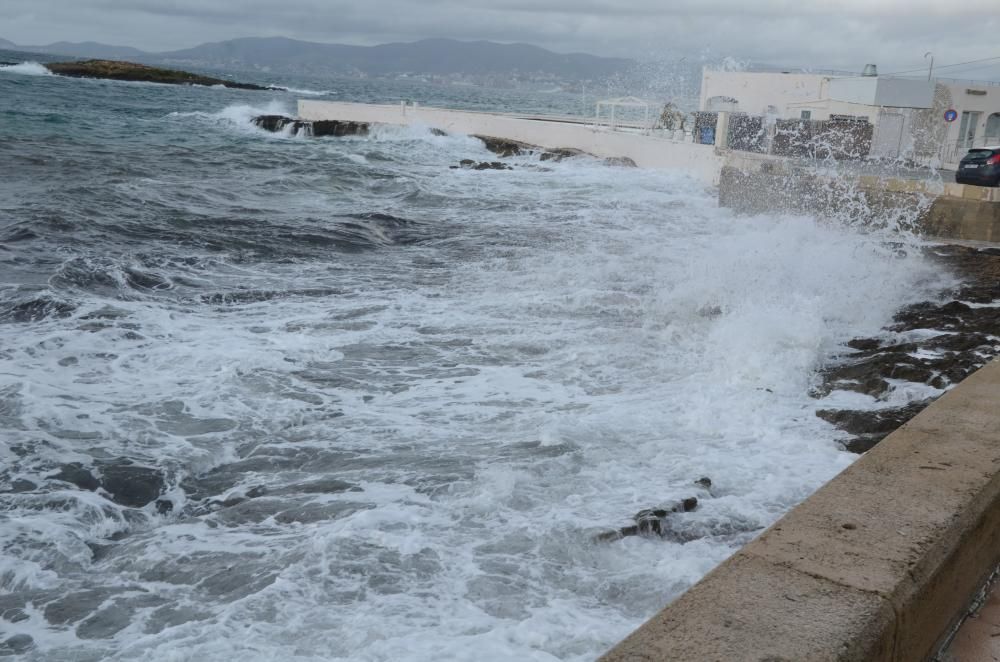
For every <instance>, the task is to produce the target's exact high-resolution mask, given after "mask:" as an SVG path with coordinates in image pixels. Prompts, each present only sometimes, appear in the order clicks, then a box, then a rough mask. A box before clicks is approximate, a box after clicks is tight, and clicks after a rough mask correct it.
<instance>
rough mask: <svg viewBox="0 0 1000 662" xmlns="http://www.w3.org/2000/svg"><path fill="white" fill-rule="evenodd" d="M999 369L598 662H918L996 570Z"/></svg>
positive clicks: (932, 411)
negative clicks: (751, 661)
mask: <svg viewBox="0 0 1000 662" xmlns="http://www.w3.org/2000/svg"><path fill="white" fill-rule="evenodd" d="M998 392H1000V361H994V362H992V363H990V364H988V365H986V366H985V367H983V368H981V369H980V370H979V371H978V372H976V373H974V374H973V375H972V376H970V377H969V378H967V379H966V380H965V381H964V382H962V383H961V384H960V385H959V386H958V387H956V388H955V389H953V390H952V391H950V392H948V393H946V394H945V395H944V396H942V397H941V398H940V399H939V400H937V401H936V402H934V403H933V404H932V405H930V406H929V407H928V408H927V409H925V410H924V411H923V412H921V413H920V414H919V415H918V416H916V417H915V418H914V419H912V420H911V421H910V422H909V423H907V424H906V425H904V426H903V427H901V428H900V429H899V430H897V431H896V432H894V433H893V434H891V435H890V436H889V437H887V438H886V439H885V440H883V441H882V442H881V443H880V444H879V445H878V446H876V447H875V448H874V449H873V450H871V451H869V452H868V453H867V454H865V455H864V456H862V457H861V459H859V460H858V461H857V462H856V463H854V464H853V465H852V466H851V467H849V468H848V469H847V470H845V471H844V472H842V473H841V474H840V475H838V476H837V477H836V478H834V479H833V480H831V481H830V482H829V483H827V484H826V485H825V486H824V487H822V488H821V489H820V490H819V491H818V492H816V493H815V494H814V495H813V496H811V497H810V498H808V499H807V500H806V501H804V502H803V503H802V504H800V505H799V506H798V507H796V508H795V509H793V510H792V511H791V512H789V513H788V514H787V515H786V516H785V517H783V518H782V519H781V520H779V521H778V522H777V523H776V524H775V525H774V526H772V527H771V528H770V529H768V530H767V531H765V532H764V533H763V534H762V535H761V536H760V537H759V538H757V539H756V540H754V541H753V542H751V543H750V544H748V545H747V546H746V547H744V548H743V549H742V550H740V551H739V552H737V553H736V554H735V555H733V556H732V557H731V558H730V559H729V560H727V561H726V562H724V563H723V564H722V565H720V566H719V567H718V568H716V569H715V570H714V571H712V572H711V573H710V574H709V575H708V576H706V577H705V578H704V579H703V580H702V581H701V582H699V583H698V584H697V585H695V586H694V587H693V588H692V589H690V590H689V591H687V592H686V593H685V594H684V595H682V596H681V597H680V598H678V599H677V600H676V601H675V602H674V603H673V604H671V605H670V606H669V607H667V608H666V609H664V610H663V611H662V612H660V613H659V614H657V615H656V616H654V617H653V618H652V619H650V620H649V621H648V622H647V623H646V624H645V625H643V626H642V627H641V628H639V629H638V630H637V631H636V632H634V633H633V634H632V635H631V636H629V637H628V638H627V639H625V640H624V641H623V642H622V643H621V644H619V645H618V646H616V647H615V648H614V649H612V650H611V651H610V652H609V653H608V654H607V655H605V656H604V657H603V658H602V659H603V660H604V661H605V662H624V661H626V660H628V661H638V660H649V661H652V660H657V661H662V660H678V661H682V660H683V661H686V660H704V661H707V660H719V661H720V662H721V661H726V662H730V661H734V660H747V661H750V660H753V661H755V662H762V661H765V660H769V661H778V660H789V661H790V660H815V661H817V662H819V661H823V660H842V661H847V660H872V661H883V660H885V661H889V660H892V661H902V660H925V659H928V658H929V657H930V656H932V655H933V654H934V653H935V651H936V650H937V648H938V646H939V645H940V644H941V643H942V642H943V640H944V639H945V638H946V636H947V635H948V634H949V633H950V632H951V631H952V629H953V628H954V627H955V626H956V624H957V622H958V620H959V619H960V617H961V615H963V614H964V613H965V610H966V607H967V606H968V605H969V603H970V601H971V600H972V598H973V595H974V594H975V593H976V591H977V590H978V589H979V588H980V587H981V586H982V585H983V584H984V583H985V582H986V580H987V578H988V577H989V575H990V574H991V573H992V572H993V570H994V569H995V568H996V567H997V564H998V562H1000V437H998V436H997V430H1000V407H997V406H996V398H997V393H998Z"/></svg>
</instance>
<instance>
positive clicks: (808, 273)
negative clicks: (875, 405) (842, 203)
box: [0, 65, 947, 662]
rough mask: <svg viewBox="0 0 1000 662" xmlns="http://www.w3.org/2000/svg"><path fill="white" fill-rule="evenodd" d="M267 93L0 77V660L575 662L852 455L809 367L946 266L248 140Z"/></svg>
mask: <svg viewBox="0 0 1000 662" xmlns="http://www.w3.org/2000/svg"><path fill="white" fill-rule="evenodd" d="M266 82H276V83H279V84H280V83H282V81H277V80H275V81H266ZM286 84H288V85H289V86H290V87H294V88H296V89H298V90H308V91H311V93H313V94H314V95H315V96H320V97H327V98H337V99H348V100H358V101H386V102H393V101H396V100H398V99H399V98H401V97H403V96H408V97H409V98H418V97H419V100H420V101H421V102H423V103H437V104H441V105H452V106H460V107H472V108H476V107H478V108H487V109H489V108H495V107H500V109H506V110H510V109H523V110H531V111H538V110H551V111H560V112H571V111H572V107H571V106H572V104H573V103H574V102H575V99H570V98H562V97H558V96H552V95H548V96H546V95H538V94H535V95H531V94H522V93H512V92H511V93H506V92H503V93H502V92H493V91H483V90H478V89H476V88H468V89H467V88H445V87H439V88H438V87H433V86H423V87H421V86H412V85H411V86H408V87H406V88H405V89H402V90H401V88H399V87H398V86H395V85H393V84H388V83H377V82H350V81H346V82H345V81H319V82H315V81H312V82H311V81H299V82H295V81H292V82H290V83H288V82H286ZM303 93H305V92H301V91H300V92H298V93H280V92H266V93H260V92H242V91H233V90H222V89H204V88H176V87H167V86H159V85H141V84H131V83H116V82H106V81H88V80H70V79H63V78H59V77H54V76H46V75H44V72H42V71H41V70H40V69H39V68H37V66H35V65H19V66H17V67H13V68H6V69H3V70H0V163H2V164H3V167H2V169H0V546H2V555H0V650H2V652H3V653H4V654H7V655H13V656H14V657H16V658H20V659H24V660H46V661H49V660H53V661H55V660H67V661H68V660H73V661H85V660H86V661H89V660H105V659H107V660H135V659H146V660H178V661H179V660H199V661H203V660H229V659H234V658H236V657H238V658H239V659H242V660H247V661H251V660H254V661H256V660H262V661H263V660H274V659H283V660H289V661H291V660H296V661H298V660H372V661H374V660H467V659H473V658H475V659H477V660H480V661H482V662H487V661H492V660H546V661H548V660H590V659H593V658H595V657H596V656H598V655H599V654H600V653H601V652H603V651H604V650H606V649H607V648H608V647H610V646H611V645H613V644H614V643H615V642H616V641H617V640H619V639H620V638H621V637H623V636H624V635H626V634H627V633H628V632H629V631H631V630H632V629H633V628H635V627H636V626H638V625H639V624H640V623H642V622H643V621H644V620H645V619H646V618H648V617H649V616H651V615H652V614H653V613H655V612H656V611H657V610H658V609H659V608H661V607H662V606H663V605H664V604H666V603H667V602H669V601H670V600H671V599H673V598H674V597H676V596H677V595H679V594H680V593H681V592H682V591H683V590H684V589H686V588H687V587H689V586H690V585H691V584H693V583H694V582H696V581H697V580H698V579H699V578H700V577H702V576H703V575H704V574H705V573H707V572H708V571H709V570H711V569H712V568H713V567H714V566H715V565H716V564H718V563H719V562H721V561H722V560H723V559H725V558H726V557H727V556H728V555H730V554H731V553H733V552H734V551H735V550H736V549H738V547H739V546H740V545H741V544H743V543H745V542H746V541H747V540H749V539H751V538H752V537H753V536H754V535H756V534H757V533H759V531H760V530H761V529H762V528H763V527H766V526H767V525H769V524H770V523H772V522H773V521H774V520H775V519H777V518H778V517H780V516H781V514H782V513H784V512H786V511H787V510H788V509H789V508H790V507H792V506H793V505H795V504H796V503H798V502H799V501H801V500H802V499H803V498H805V497H806V496H808V495H809V494H810V493H811V492H812V491H814V490H815V489H816V488H817V487H818V486H820V485H821V484H822V483H823V482H825V481H826V480H828V479H829V478H831V477H832V476H834V475H835V474H836V473H837V472H838V471H840V470H841V469H843V468H844V467H845V466H847V465H848V464H849V463H850V462H851V461H852V460H853V459H854V457H855V456H853V455H850V454H848V453H846V452H844V451H843V450H842V449H841V447H840V445H839V444H838V442H837V439H838V436H839V434H840V433H838V432H837V431H836V430H835V429H834V428H832V427H831V426H829V425H828V424H826V423H824V422H823V421H821V420H819V419H818V418H816V416H815V415H814V412H815V410H816V409H817V408H821V407H824V406H826V404H825V403H824V402H823V401H821V400H815V399H813V398H811V397H810V396H809V390H810V387H811V386H813V385H814V384H815V383H816V382H817V378H816V371H817V369H818V368H820V367H821V366H823V365H824V364H825V363H826V362H828V361H830V360H831V358H832V357H833V356H834V355H835V354H836V353H837V351H838V348H840V347H841V346H842V344H843V343H844V342H846V341H847V340H849V339H851V338H853V337H856V336H860V335H872V334H876V333H878V332H879V329H880V328H881V327H882V325H884V324H885V323H886V322H888V321H889V320H890V319H891V316H892V314H893V312H894V311H895V310H897V309H899V308H900V307H902V306H904V305H906V304H909V303H912V302H915V301H919V300H922V299H926V298H928V297H930V296H933V295H934V293H935V292H936V291H937V289H938V288H939V287H940V286H941V285H942V284H943V282H944V281H945V279H947V275H944V274H940V273H938V272H937V271H936V270H935V269H933V268H932V267H931V265H929V264H928V263H926V262H925V260H924V258H922V257H921V256H920V253H919V252H918V251H913V250H908V249H907V247H906V244H905V242H904V243H903V244H900V243H898V242H899V238H898V237H894V236H890V235H886V234H883V233H881V232H878V231H868V230H865V229H863V228H856V227H849V226H848V227H841V226H838V225H836V224H830V223H823V222H819V221H817V220H816V219H812V218H807V217H781V216H760V217H753V218H746V217H735V216H734V215H732V214H731V213H730V212H729V211H727V210H725V209H720V208H719V207H718V206H717V204H716V201H715V195H714V192H713V191H711V190H709V189H707V188H705V187H704V186H703V185H701V184H700V183H698V182H697V181H696V180H694V179H692V178H690V177H688V176H686V175H685V173H683V172H676V173H667V172H653V171H643V170H637V169H628V168H621V167H610V166H607V165H604V164H603V163H602V162H600V161H599V160H595V159H589V158H573V159H567V160H564V161H562V162H558V163H553V162H545V163H541V162H538V161H537V160H536V159H535V158H534V157H527V156H525V157H516V158H514V159H511V161H510V162H511V164H512V165H513V166H514V169H513V170H510V171H482V172H480V171H470V170H462V169H458V170H456V169H451V168H450V167H449V166H451V165H455V164H457V163H458V161H459V160H461V159H465V158H470V159H476V160H492V159H493V158H494V157H493V155H491V154H490V153H489V152H487V151H486V150H485V149H484V148H483V146H482V144H481V143H480V142H479V141H477V140H475V139H471V138H468V137H464V136H435V135H432V134H431V133H430V132H429V131H428V130H424V129H405V130H404V129H391V128H384V129H380V130H377V131H376V132H375V133H374V134H373V135H372V136H370V137H367V138H346V139H306V138H300V137H295V136H287V135H274V134H268V133H264V132H262V131H260V130H257V129H255V128H254V127H253V126H252V125H251V123H250V121H249V120H250V118H251V117H253V116H254V115H256V114H261V113H276V112H284V113H293V111H294V102H295V99H296V98H297V96H299V95H301V94H303ZM890 239H891V240H892V242H890V241H888V240H890ZM855 404H857V403H855ZM70 465H72V466H73V467H75V468H76V469H77V470H81V471H87V472H89V475H91V476H94V477H96V478H97V479H100V480H105V479H106V478H107V477H108V476H112V475H113V474H114V473H115V472H116V471H119V472H120V471H121V470H122V467H126V469H127V468H129V467H131V468H133V469H134V468H135V467H142V468H145V470H148V471H147V473H149V474H150V475H153V476H155V479H151V480H152V484H153V485H154V488H153V489H154V496H155V492H162V493H161V494H160V495H159V498H158V499H156V500H155V501H154V500H152V498H151V497H150V498H148V499H143V500H141V501H142V502H143V503H145V502H146V501H148V503H145V505H142V504H133V505H128V504H126V503H120V502H115V501H113V500H112V499H111V498H109V497H110V496H111V495H110V494H109V493H108V492H106V491H104V489H103V488H101V489H97V490H93V489H92V488H94V487H95V486H94V485H90V486H89V487H90V488H91V489H86V487H87V486H86V484H85V481H80V480H77V481H75V482H77V483H84V487H81V486H78V485H77V484H74V481H67V480H62V479H60V478H57V476H62V477H63V478H65V477H66V476H68V475H69V474H67V473H65V472H66V467H67V466H70ZM60 472H62V473H60ZM701 477H710V478H711V480H712V483H713V484H712V487H711V490H706V489H704V488H703V487H700V486H698V485H695V481H696V480H697V479H699V478H701ZM147 482H149V480H147ZM690 496H696V497H697V498H698V499H699V507H698V508H697V509H696V510H694V511H693V512H689V513H684V514H678V515H675V516H674V517H673V519H672V525H671V526H672V530H671V531H672V532H671V535H670V536H669V537H667V538H663V539H660V538H655V539H654V538H643V537H629V538H625V539H623V540H619V541H616V542H612V543H598V542H595V541H594V536H595V535H596V534H599V533H601V532H603V531H608V530H614V529H616V528H618V527H621V526H624V525H627V524H629V522H630V521H631V520H630V517H631V516H632V515H633V514H634V513H636V512H637V511H639V510H641V509H644V508H649V507H653V506H658V505H661V504H671V503H674V502H676V501H677V500H679V499H683V498H685V497H690ZM119 501H122V500H121V499H119Z"/></svg>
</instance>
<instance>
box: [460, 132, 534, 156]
mask: <svg viewBox="0 0 1000 662" xmlns="http://www.w3.org/2000/svg"><path fill="white" fill-rule="evenodd" d="M473 137H474V138H479V139H480V140H482V141H483V145H485V147H486V149H488V150H490V151H491V152H493V153H494V154H496V155H497V156H499V157H501V158H509V157H511V156H520V155H521V154H522V153H527V152H533V151H535V150H536V149H537V148H536V147H535V146H534V145H528V144H527V143H522V142H518V141H516V140H507V139H505V138H493V137H491V136H473Z"/></svg>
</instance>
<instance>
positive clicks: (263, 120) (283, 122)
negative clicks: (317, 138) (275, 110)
mask: <svg viewBox="0 0 1000 662" xmlns="http://www.w3.org/2000/svg"><path fill="white" fill-rule="evenodd" d="M251 122H252V123H253V125H254V126H256V127H257V128H259V129H264V130H265V131H270V132H272V133H281V132H283V131H285V129H286V128H287V127H288V126H289V125H291V126H292V133H299V131H303V130H306V131H308V129H309V123H308V122H303V121H301V120H297V119H293V118H291V117H285V116H284V115H259V116H257V117H255V118H253V119H252V120H251Z"/></svg>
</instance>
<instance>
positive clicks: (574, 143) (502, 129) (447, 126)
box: [298, 100, 724, 186]
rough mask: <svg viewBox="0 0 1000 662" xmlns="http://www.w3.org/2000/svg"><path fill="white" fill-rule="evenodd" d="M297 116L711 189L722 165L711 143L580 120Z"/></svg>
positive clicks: (381, 111)
mask: <svg viewBox="0 0 1000 662" xmlns="http://www.w3.org/2000/svg"><path fill="white" fill-rule="evenodd" d="M298 113H299V119H302V120H306V121H322V120H340V121H350V122H368V123H372V124H388V125H396V126H427V127H431V128H435V129H440V130H442V131H446V132H448V133H460V134H467V135H478V136H489V137H491V138H502V139H505V140H513V141H517V142H522V143H527V144H529V145H537V146H539V147H544V148H546V149H560V148H569V149H575V150H579V151H581V152H585V153H587V154H592V155H594V156H599V157H602V158H622V157H624V158H629V159H632V161H634V162H635V164H636V165H638V166H639V167H641V168H660V169H675V170H678V171H682V172H685V173H688V174H690V175H691V176H693V177H695V178H697V179H699V180H701V181H702V182H704V183H705V184H707V185H713V186H714V185H717V184H718V183H719V173H720V172H721V170H722V165H723V161H724V157H723V156H722V155H721V154H720V153H719V152H718V151H717V150H716V148H715V146H714V145H699V144H696V143H693V142H685V141H680V140H672V139H670V138H665V137H660V136H654V135H646V134H644V133H642V132H641V131H639V130H632V131H621V130H619V131H613V130H610V129H609V128H608V127H601V126H594V125H593V124H591V123H589V122H587V121H586V120H585V119H584V118H579V119H575V120H574V119H572V118H557V117H550V118H547V117H539V116H530V115H518V114H514V113H483V112H473V111H467V110H447V109H443V108H430V107H424V106H412V105H403V104H398V105H372V104H361V103H339V102H333V101H310V100H301V101H299V108H298Z"/></svg>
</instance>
